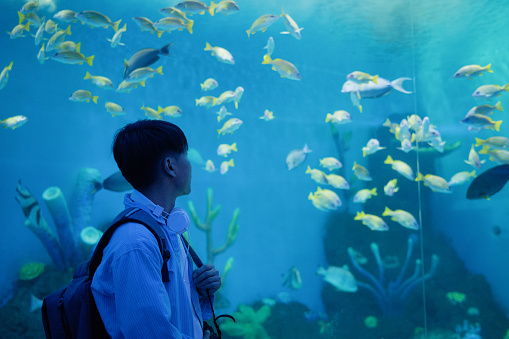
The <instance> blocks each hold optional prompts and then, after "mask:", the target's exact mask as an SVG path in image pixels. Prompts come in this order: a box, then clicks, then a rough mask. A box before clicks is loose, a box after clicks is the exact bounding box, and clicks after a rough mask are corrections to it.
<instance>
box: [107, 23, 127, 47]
mask: <svg viewBox="0 0 509 339" xmlns="http://www.w3.org/2000/svg"><path fill="white" fill-rule="evenodd" d="M125 31H127V24H125V25H124V27H122V28H121V29H119V30H118V31H116V32H115V34H114V35H113V37H112V38H111V39H107V40H108V41H109V42H110V43H111V44H110V46H111V48H115V47H117V46H118V45H120V46H125V44H123V43H121V42H120V39H122V33H124V32H125Z"/></svg>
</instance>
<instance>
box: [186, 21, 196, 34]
mask: <svg viewBox="0 0 509 339" xmlns="http://www.w3.org/2000/svg"><path fill="white" fill-rule="evenodd" d="M193 24H194V21H192V20H190V21H188V22H187V24H186V27H187V30H188V31H189V33H190V34H193Z"/></svg>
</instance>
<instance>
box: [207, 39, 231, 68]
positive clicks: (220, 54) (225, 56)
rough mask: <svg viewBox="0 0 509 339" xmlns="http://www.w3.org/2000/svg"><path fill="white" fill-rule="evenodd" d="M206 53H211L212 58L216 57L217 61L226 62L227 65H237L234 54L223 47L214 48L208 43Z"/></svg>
mask: <svg viewBox="0 0 509 339" xmlns="http://www.w3.org/2000/svg"><path fill="white" fill-rule="evenodd" d="M204 51H211V54H212V56H214V57H216V59H217V60H219V61H221V62H224V63H225V64H228V65H233V64H235V60H234V59H233V56H232V54H231V53H230V52H228V50H226V49H224V48H222V47H218V46H216V47H212V46H211V45H210V44H209V43H208V42H206V43H205V49H204Z"/></svg>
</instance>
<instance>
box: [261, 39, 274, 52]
mask: <svg viewBox="0 0 509 339" xmlns="http://www.w3.org/2000/svg"><path fill="white" fill-rule="evenodd" d="M263 49H266V50H267V54H268V55H272V53H273V52H274V38H273V37H269V40H267V45H265V47H263Z"/></svg>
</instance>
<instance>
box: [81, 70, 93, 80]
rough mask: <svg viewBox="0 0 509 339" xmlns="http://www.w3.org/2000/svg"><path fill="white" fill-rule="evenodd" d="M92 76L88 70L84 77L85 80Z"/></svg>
mask: <svg viewBox="0 0 509 339" xmlns="http://www.w3.org/2000/svg"><path fill="white" fill-rule="evenodd" d="M91 77H92V76H91V75H90V73H89V72H88V71H87V73H86V74H85V77H84V78H83V79H84V80H87V79H90V78H91Z"/></svg>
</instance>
